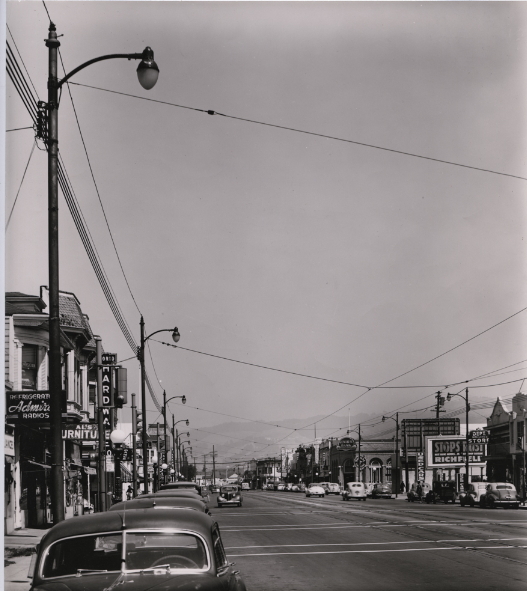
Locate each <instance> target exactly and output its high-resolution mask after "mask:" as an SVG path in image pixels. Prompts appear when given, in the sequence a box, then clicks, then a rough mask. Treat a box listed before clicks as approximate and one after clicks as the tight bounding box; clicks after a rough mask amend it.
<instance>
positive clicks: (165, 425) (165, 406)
mask: <svg viewBox="0 0 527 591" xmlns="http://www.w3.org/2000/svg"><path fill="white" fill-rule="evenodd" d="M174 398H181V402H182V403H183V404H186V403H187V397H186V396H185V395H184V394H183V396H172V398H169V399H168V400H167V393H166V391H165V390H163V425H164V437H165V459H164V461H165V462H167V461H168V455H167V444H166V441H167V403H168V402H170V401H171V400H174ZM182 421H186V422H187V427H188V425H189V421H188V419H182V420H181V421H178V423H181V422H182ZM174 424H176V425H177V423H174V415H172V436H174ZM174 469H175V467H174Z"/></svg>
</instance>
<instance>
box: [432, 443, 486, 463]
mask: <svg viewBox="0 0 527 591" xmlns="http://www.w3.org/2000/svg"><path fill="white" fill-rule="evenodd" d="M466 445H467V442H466V439H465V438H464V437H441V438H439V437H437V438H436V437H427V438H426V447H427V449H426V451H427V457H426V459H427V462H426V464H427V467H428V468H444V467H446V466H464V465H465V462H466V450H467V447H466ZM486 451H487V446H486V444H485V443H476V442H474V441H469V444H468V460H469V464H472V465H474V464H484V463H485V459H484V458H485V455H486Z"/></svg>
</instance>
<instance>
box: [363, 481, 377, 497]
mask: <svg viewBox="0 0 527 591" xmlns="http://www.w3.org/2000/svg"><path fill="white" fill-rule="evenodd" d="M364 484H365V485H366V496H367V497H371V496H372V494H373V489H374V488H375V483H374V482H365V483H364Z"/></svg>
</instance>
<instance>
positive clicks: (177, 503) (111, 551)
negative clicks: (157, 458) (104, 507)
mask: <svg viewBox="0 0 527 591" xmlns="http://www.w3.org/2000/svg"><path fill="white" fill-rule="evenodd" d="M234 488H236V489H238V487H233V489H234ZM160 489H161V490H160V491H158V492H156V493H153V494H144V495H141V496H139V497H137V498H136V499H132V500H129V501H124V502H121V503H117V504H115V505H113V506H112V507H111V508H110V510H109V511H107V512H105V513H95V514H91V515H83V516H80V517H75V518H74V519H69V520H67V521H63V522H61V523H59V524H58V525H55V526H54V527H52V528H51V529H50V530H48V531H47V532H46V534H45V535H44V537H43V538H42V540H41V543H40V544H39V546H38V547H37V553H36V555H34V559H33V560H32V562H31V566H30V573H29V576H30V578H32V579H33V580H32V585H31V591H49V590H50V589H82V590H83V591H91V590H93V591H96V590H100V589H113V588H114V587H116V586H121V585H123V586H124V587H123V588H127V587H129V586H130V585H132V587H133V589H134V591H148V590H150V589H152V588H154V587H155V588H159V589H164V590H165V591H175V590H176V589H179V590H180V589H201V590H202V591H207V590H212V589H215V590H217V589H225V590H228V591H246V587H245V583H244V581H243V579H242V578H241V576H240V574H239V572H238V571H237V570H234V569H233V563H229V562H228V560H227V556H226V554H225V549H224V547H223V543H222V540H221V535H220V529H219V526H218V523H217V522H216V520H215V519H213V518H212V516H211V515H210V511H209V507H208V500H209V498H208V496H205V497H204V496H202V494H201V493H202V491H201V488H200V487H199V485H197V484H195V483H193V482H173V483H170V484H166V485H162V486H161V487H160ZM222 489H223V487H222V488H221V489H220V495H221V494H222V492H225V494H226V495H227V493H230V492H232V493H236V492H237V490H232V491H227V490H225V491H223V490H222ZM206 492H207V493H208V491H206ZM225 500H226V501H231V500H232V501H233V502H237V501H236V499H235V498H234V497H233V498H232V499H231V498H229V499H225ZM239 502H240V503H241V501H239Z"/></svg>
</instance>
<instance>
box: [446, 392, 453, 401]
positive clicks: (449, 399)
mask: <svg viewBox="0 0 527 591" xmlns="http://www.w3.org/2000/svg"><path fill="white" fill-rule="evenodd" d="M446 399H447V401H448V402H450V401H451V400H452V394H450V392H449V393H448V394H447V397H446Z"/></svg>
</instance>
